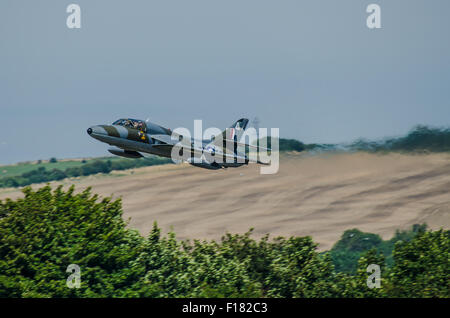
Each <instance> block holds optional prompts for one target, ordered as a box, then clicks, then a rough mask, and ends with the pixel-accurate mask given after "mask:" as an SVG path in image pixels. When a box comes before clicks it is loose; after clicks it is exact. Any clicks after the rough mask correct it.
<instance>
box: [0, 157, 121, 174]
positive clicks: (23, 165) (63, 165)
mask: <svg viewBox="0 0 450 318" xmlns="http://www.w3.org/2000/svg"><path fill="white" fill-rule="evenodd" d="M106 158H107V159H110V160H117V159H119V158H116V157H101V158H91V159H85V160H84V161H83V160H81V159H73V160H71V159H64V160H61V161H57V162H54V163H50V162H49V161H48V160H42V162H41V163H37V161H35V162H19V163H16V164H12V165H4V166H0V178H3V177H14V176H20V175H21V174H22V173H26V172H30V171H32V170H36V169H38V168H39V167H44V168H45V169H46V170H52V169H59V170H62V171H64V170H65V169H67V168H73V167H80V166H82V165H84V164H85V163H88V162H92V161H94V160H99V159H106Z"/></svg>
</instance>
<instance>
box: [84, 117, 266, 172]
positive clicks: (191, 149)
mask: <svg viewBox="0 0 450 318" xmlns="http://www.w3.org/2000/svg"><path fill="white" fill-rule="evenodd" d="M248 122H249V120H248V119H246V118H241V119H239V120H238V121H236V122H235V123H234V124H233V125H232V126H231V127H229V128H227V129H226V130H224V131H223V132H222V133H221V134H219V135H217V136H213V137H212V138H211V139H202V140H198V141H196V140H194V139H193V138H190V137H189V138H188V137H185V136H182V135H179V134H176V133H173V132H172V130H170V129H168V128H164V127H162V126H160V125H157V124H154V123H151V122H149V121H143V120H139V119H131V118H124V119H119V120H116V121H115V122H113V123H112V124H111V125H96V126H92V127H89V128H88V129H87V133H88V134H89V135H90V136H91V137H93V138H95V139H97V140H99V141H101V142H104V143H107V144H109V145H111V146H113V147H112V148H109V149H108V151H109V152H110V153H112V154H114V155H117V156H121V157H126V158H141V157H144V155H143V154H151V155H157V156H161V157H167V158H172V160H174V161H175V162H179V161H186V162H188V163H189V164H191V165H193V166H196V167H201V168H205V169H212V170H217V169H222V168H228V167H240V166H242V165H247V164H248V163H249V162H256V163H259V164H266V163H263V162H261V161H259V160H251V159H249V156H247V155H246V154H245V148H244V151H239V150H238V146H240V147H241V149H242V147H248V148H247V149H250V148H253V149H257V150H261V149H264V150H270V149H268V148H264V147H259V146H254V145H249V144H245V143H241V142H240V139H241V137H242V136H243V134H244V131H245V130H246V128H247V125H248ZM173 147H179V150H180V151H179V153H181V155H180V156H182V157H180V158H174V157H173V151H172V149H173ZM183 153H184V154H185V156H183Z"/></svg>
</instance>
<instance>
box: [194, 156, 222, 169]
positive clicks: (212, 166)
mask: <svg viewBox="0 0 450 318" xmlns="http://www.w3.org/2000/svg"><path fill="white" fill-rule="evenodd" d="M187 162H188V163H189V164H191V165H193V166H195V167H200V168H205V169H210V170H218V169H221V168H222V167H221V166H220V165H218V164H217V163H216V162H213V163H209V162H207V161H205V160H202V161H201V162H195V161H194V160H193V158H188V160H187Z"/></svg>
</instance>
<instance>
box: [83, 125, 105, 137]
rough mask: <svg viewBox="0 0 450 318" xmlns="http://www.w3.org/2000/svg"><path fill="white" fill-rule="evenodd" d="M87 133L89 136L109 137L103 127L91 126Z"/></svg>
mask: <svg viewBox="0 0 450 318" xmlns="http://www.w3.org/2000/svg"><path fill="white" fill-rule="evenodd" d="M87 133H88V135H89V136H92V137H94V136H98V135H101V136H102V135H108V133H107V132H106V130H105V129H104V128H103V127H102V126H91V127H89V128H88V129H87Z"/></svg>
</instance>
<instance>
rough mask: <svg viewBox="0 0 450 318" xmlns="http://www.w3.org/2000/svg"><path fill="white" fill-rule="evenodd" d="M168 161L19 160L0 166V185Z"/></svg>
mask: <svg viewBox="0 0 450 318" xmlns="http://www.w3.org/2000/svg"><path fill="white" fill-rule="evenodd" d="M168 163H172V160H170V159H167V158H160V157H156V156H155V157H149V158H141V159H127V158H123V159H122V158H117V157H103V158H94V159H89V160H64V161H57V160H56V159H55V158H52V159H51V160H50V161H48V162H41V161H38V162H36V163H21V164H16V165H10V166H2V167H0V172H1V173H3V174H5V175H7V176H4V177H0V188H5V187H22V186H27V185H30V184H33V183H42V182H50V181H57V180H62V179H65V178H70V177H79V176H89V175H92V174H97V173H109V172H111V171H114V170H126V169H133V168H140V167H147V166H154V165H161V164H168ZM0 175H1V174H0Z"/></svg>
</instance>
